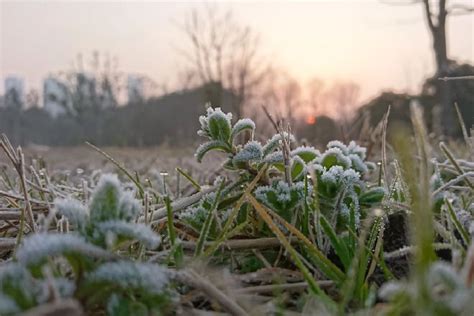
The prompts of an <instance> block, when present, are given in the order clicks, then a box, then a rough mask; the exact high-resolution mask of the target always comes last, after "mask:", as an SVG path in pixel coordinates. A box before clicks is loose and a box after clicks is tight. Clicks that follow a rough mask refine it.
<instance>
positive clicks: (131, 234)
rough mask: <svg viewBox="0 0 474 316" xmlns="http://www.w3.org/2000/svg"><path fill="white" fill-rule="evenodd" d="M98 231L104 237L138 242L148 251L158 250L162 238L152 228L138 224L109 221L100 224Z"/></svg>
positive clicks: (97, 227)
mask: <svg viewBox="0 0 474 316" xmlns="http://www.w3.org/2000/svg"><path fill="white" fill-rule="evenodd" d="M96 229H97V230H98V231H100V232H101V233H102V234H103V235H104V236H106V237H109V238H111V237H112V238H113V239H116V238H117V237H121V238H126V239H133V240H138V241H140V242H141V243H143V244H144V245H145V246H146V247H147V248H148V249H156V248H157V247H158V246H159V245H160V242H161V238H160V237H159V236H158V235H157V234H155V232H153V231H152V230H151V228H150V227H148V226H146V225H143V224H137V223H126V222H124V221H107V222H102V223H99V224H98V225H97V226H96Z"/></svg>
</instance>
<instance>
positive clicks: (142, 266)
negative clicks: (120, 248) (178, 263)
mask: <svg viewBox="0 0 474 316" xmlns="http://www.w3.org/2000/svg"><path fill="white" fill-rule="evenodd" d="M171 276H172V272H171V271H170V270H168V269H166V268H163V267H161V266H159V265H157V264H151V263H139V262H131V261H118V262H108V263H104V264H102V265H101V266H100V267H99V268H97V269H96V270H95V271H93V272H91V273H90V274H89V275H88V276H87V280H88V281H89V282H91V283H107V284H110V285H114V286H116V287H119V288H121V289H123V290H127V291H130V290H132V289H133V290H143V291H145V292H146V293H148V294H162V293H163V292H164V291H165V289H166V286H167V285H168V283H169V281H170V277H171Z"/></svg>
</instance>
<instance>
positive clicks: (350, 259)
mask: <svg viewBox="0 0 474 316" xmlns="http://www.w3.org/2000/svg"><path fill="white" fill-rule="evenodd" d="M421 117H422V116H421V112H420V109H419V108H417V107H412V120H413V127H414V134H413V136H414V137H412V138H410V136H409V134H408V133H405V134H404V132H400V135H399V137H397V138H394V139H392V140H390V143H391V145H392V146H393V149H394V150H393V152H387V148H388V146H387V145H386V143H387V140H386V139H385V134H384V135H383V138H384V139H383V140H382V141H381V150H380V158H378V163H374V161H370V159H368V154H367V150H366V148H364V147H362V146H360V145H359V144H357V143H356V142H355V141H350V142H349V143H346V144H345V143H343V142H340V141H331V142H329V143H328V144H327V146H326V148H325V149H324V150H322V151H320V150H317V149H316V148H314V147H311V146H308V145H304V146H300V145H299V144H298V141H297V138H296V137H295V136H294V135H292V134H291V132H290V130H288V129H287V130H285V129H284V128H283V125H282V124H276V123H275V124H274V125H275V135H273V136H272V137H270V138H269V139H262V138H260V137H259V136H258V134H257V130H256V125H255V123H254V122H253V121H252V120H250V119H240V120H238V121H237V122H235V123H233V121H232V115H231V114H230V113H224V112H222V110H221V109H219V108H215V109H214V108H208V110H207V113H206V115H203V116H201V117H200V118H199V122H200V125H201V128H200V130H199V131H198V134H199V135H200V136H202V137H204V138H206V141H205V142H204V143H203V144H202V145H201V146H199V147H198V148H197V151H196V154H195V156H196V159H197V160H198V161H199V162H201V161H202V160H203V159H204V157H205V156H206V155H207V154H208V153H210V152H212V151H216V152H219V153H222V154H223V156H224V157H223V159H222V160H223V161H222V166H223V169H222V170H223V171H222V172H220V173H219V176H218V177H214V179H212V181H211V182H210V183H199V182H198V181H197V180H195V179H194V178H193V176H192V175H191V174H190V172H187V171H185V170H183V169H177V179H176V182H172V180H171V179H170V178H167V177H166V176H167V175H168V173H166V172H162V177H161V178H160V181H161V182H160V184H159V185H160V186H162V187H159V188H157V187H154V186H153V184H151V181H149V180H146V181H142V179H143V177H142V175H139V174H138V173H135V174H134V173H133V172H130V171H128V170H127V169H126V168H125V167H124V166H123V165H121V164H120V163H118V162H116V161H115V160H114V159H113V158H111V157H110V156H109V155H107V154H105V153H103V152H102V153H103V154H104V155H105V156H106V157H107V158H108V159H109V160H110V161H111V162H112V163H113V164H115V165H116V166H117V167H118V169H119V170H120V172H121V173H122V174H123V175H124V176H125V178H126V179H128V181H129V183H127V184H122V183H121V182H120V181H119V179H118V177H117V176H113V175H107V174H105V175H101V176H100V180H99V181H98V182H97V184H96V185H95V186H94V188H93V189H91V188H89V187H88V186H87V184H84V182H82V183H81V186H82V189H79V188H78V186H77V185H76V186H74V184H72V183H69V188H70V189H69V191H68V194H60V197H57V196H56V198H53V194H51V192H59V189H58V188H60V187H62V188H64V187H65V184H64V183H63V182H61V180H57V179H52V178H47V177H46V176H45V177H44V179H43V180H44V181H41V180H42V179H41V178H40V177H38V178H37V180H39V181H36V180H34V181H36V183H37V184H36V185H35V186H32V188H31V189H30V190H24V191H23V193H25V194H24V195H23V198H22V197H21V196H20V195H18V194H14V193H8V192H4V195H5V194H8V195H5V196H6V197H7V198H5V199H4V201H5V203H6V204H5V206H6V207H8V208H14V207H16V206H15V205H17V206H18V205H25V206H26V209H31V211H32V213H34V214H33V216H31V219H33V220H34V221H33V223H31V221H30V217H29V216H28V217H27V216H26V215H27V213H25V212H23V213H22V214H20V216H19V218H17V219H16V221H15V222H12V221H10V220H9V221H5V224H4V226H3V230H4V231H5V236H6V238H7V239H9V240H12V239H14V238H15V237H17V239H18V241H19V243H16V242H13V243H11V245H12V247H13V248H14V249H13V253H12V252H8V251H7V252H5V254H4V258H5V259H6V260H5V263H2V267H1V270H0V306H1V307H0V310H1V312H2V314H7V315H8V314H16V313H20V312H22V311H26V310H29V309H31V308H35V307H37V306H40V305H42V304H49V303H52V302H57V301H62V300H65V299H73V300H76V301H77V302H79V303H80V304H79V305H80V306H82V308H83V309H84V310H85V311H86V312H87V313H88V314H102V313H107V314H109V315H122V314H137V313H140V314H168V313H171V311H172V310H179V311H182V312H190V313H191V312H196V310H215V311H225V312H228V313H231V314H237V315H244V314H247V313H251V312H255V313H259V314H260V313H261V314H265V313H270V314H271V313H281V314H285V313H286V312H289V311H293V312H306V311H311V312H315V313H320V314H334V315H338V314H339V315H340V314H347V313H354V314H356V313H362V314H367V313H377V314H387V315H404V314H413V313H427V314H430V315H458V314H465V315H470V314H471V313H472V311H474V306H473V305H472V300H471V299H470V298H471V297H472V296H473V295H474V292H473V291H474V246H473V245H472V238H473V235H474V207H473V205H474V204H473V198H474V195H473V187H472V178H473V175H474V167H473V163H472V161H470V160H469V159H471V156H472V150H473V147H472V144H473V142H472V138H469V137H468V136H467V132H466V133H465V135H466V142H467V148H468V153H467V154H465V155H466V159H457V158H455V157H456V155H458V154H462V148H463V147H462V146H457V148H458V149H457V153H456V155H455V154H454V153H453V151H452V150H451V149H449V148H450V147H451V144H449V147H448V145H446V144H444V143H441V144H440V147H439V148H440V150H439V152H435V151H433V149H432V148H431V144H430V141H429V138H428V136H427V133H426V130H425V128H424V125H423V120H422V119H421ZM387 119H388V113H387V114H386V116H385V118H384V121H383V123H382V125H383V129H384V130H386V124H387ZM2 144H3V147H4V149H5V150H6V151H7V152H8V153H10V155H9V156H11V157H12V158H14V159H13V160H12V161H13V162H14V163H17V165H16V166H20V168H17V170H19V171H20V172H18V175H19V179H20V181H19V183H20V184H21V183H22V180H26V178H25V174H24V173H22V172H21V170H22V168H21V166H22V160H21V159H19V160H16V159H15V158H18V157H17V156H15V155H13V154H12V152H11V148H10V147H11V146H8V144H7V143H6V142H5V141H4V143H2ZM414 145H416V146H414ZM465 147H466V146H464V148H465ZM96 150H98V149H96ZM99 151H100V150H99ZM18 152H19V153H20V154H21V150H19V151H18ZM469 152H471V154H469ZM20 156H21V155H20ZM20 158H21V157H20ZM18 163H19V165H18ZM32 170H33V171H34V168H32ZM202 172H204V171H202ZM32 173H33V175H34V172H32ZM42 173H43V175H44V174H46V170H44V172H43V171H42ZM96 177H97V172H94V173H92V174H91V178H90V179H92V181H91V182H93V183H94V179H95V178H96ZM182 177H184V178H185V180H184V181H188V183H189V186H188V187H187V189H186V190H187V192H190V191H192V192H191V193H190V194H187V195H186V196H183V195H184V193H183V192H184V191H185V190H184V189H183V186H182V181H183V180H182ZM4 179H5V181H4V182H5V183H14V182H15V180H12V178H11V177H8V178H7V176H5V177H4ZM35 179H36V178H35ZM180 179H181V180H180ZM7 180H8V181H7ZM55 181H56V182H55ZM23 183H34V182H33V180H28V182H26V181H25V182H23ZM43 184H48V185H49V186H48V187H45V186H43ZM10 187H11V188H12V189H14V188H15V187H17V186H16V185H15V184H12V185H11V186H10ZM189 187H191V188H192V189H191V190H189ZM20 188H23V189H25V186H20ZM41 188H43V189H41ZM46 188H48V189H46ZM175 188H176V189H175ZM91 190H92V194H90V193H89V191H91ZM2 192H3V191H2ZM56 195H58V194H56ZM89 196H90V198H89ZM51 205H52V206H51ZM40 206H41V209H43V210H45V212H44V213H43V214H44V215H37V214H38V209H40ZM0 216H1V215H0ZM400 218H401V219H402V220H400ZM405 222H407V223H408V224H405ZM15 223H18V225H17V226H15V225H12V224H15ZM21 223H23V224H21ZM20 224H21V225H20ZM13 227H15V228H16V227H19V229H18V228H17V229H15V230H14V229H13ZM18 230H19V233H20V234H17V235H15V234H16V232H17V231H18ZM29 230H30V232H29V233H28V235H27V236H26V237H24V239H23V238H22V237H21V234H23V232H28V231H29ZM33 230H34V231H35V232H32V231H33ZM393 234H398V235H396V236H395V238H392V237H391V236H393ZM18 236H19V237H18ZM388 236H390V237H388ZM22 239H23V240H22ZM193 289H198V290H199V293H198V294H197V293H196V292H195V291H193ZM203 294H204V295H203ZM247 294H252V299H249V296H248V295H247ZM268 294H270V295H268Z"/></svg>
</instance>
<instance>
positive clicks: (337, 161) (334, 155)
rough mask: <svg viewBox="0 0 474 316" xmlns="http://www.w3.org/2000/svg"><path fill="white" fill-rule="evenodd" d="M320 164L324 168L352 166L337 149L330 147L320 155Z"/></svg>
mask: <svg viewBox="0 0 474 316" xmlns="http://www.w3.org/2000/svg"><path fill="white" fill-rule="evenodd" d="M320 163H321V165H323V166H324V167H326V168H331V167H332V166H341V167H344V168H350V167H351V165H352V161H351V160H350V159H349V157H347V156H346V155H345V154H344V153H343V152H342V150H341V149H340V148H339V147H332V148H330V149H328V150H326V151H325V152H324V153H323V154H322V155H321V158H320Z"/></svg>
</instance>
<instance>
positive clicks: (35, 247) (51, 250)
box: [16, 233, 107, 266]
mask: <svg viewBox="0 0 474 316" xmlns="http://www.w3.org/2000/svg"><path fill="white" fill-rule="evenodd" d="M65 254H79V255H84V256H92V257H93V256H96V257H101V256H103V255H106V256H107V254H106V252H105V250H103V249H102V248H99V247H97V246H94V245H92V244H90V243H88V242H87V241H86V240H85V239H84V238H82V237H80V236H78V235H74V234H71V233H69V234H47V233H37V234H34V235H31V236H29V237H28V238H26V239H25V241H24V242H23V244H22V245H21V247H20V248H19V249H18V251H17V253H16V258H17V260H18V262H20V263H21V264H23V265H25V266H30V265H36V264H40V263H42V262H44V261H45V260H46V259H48V258H51V257H55V256H62V255H65Z"/></svg>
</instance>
